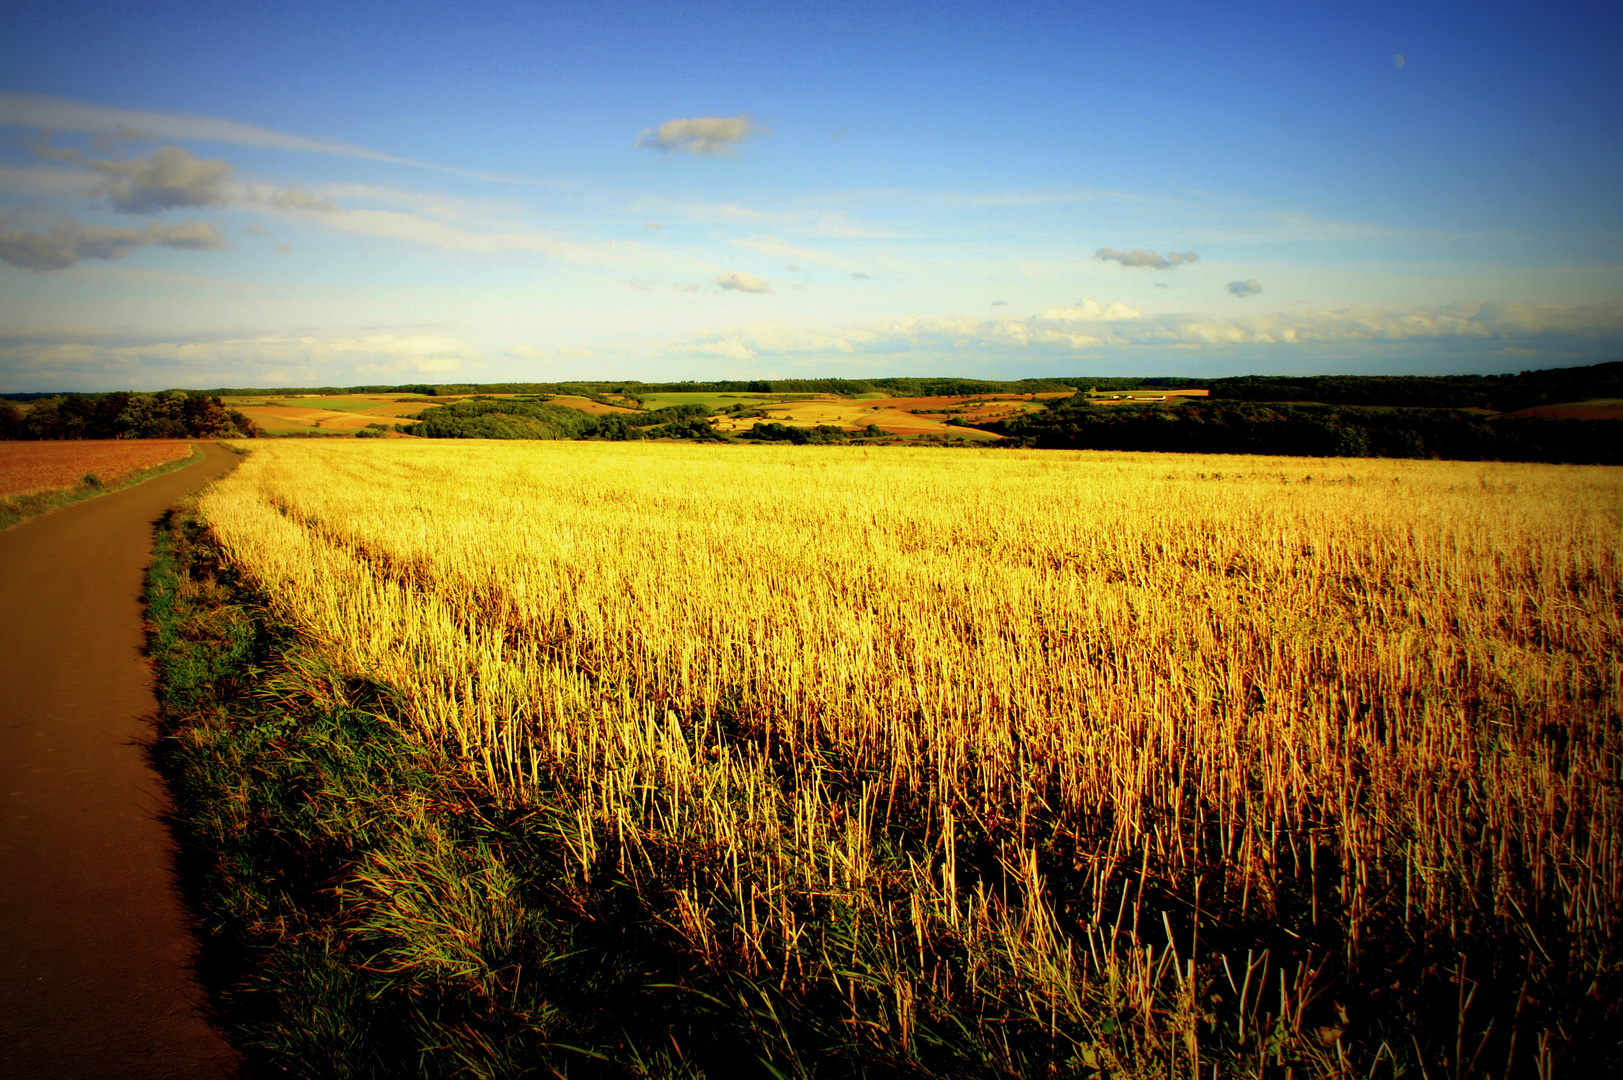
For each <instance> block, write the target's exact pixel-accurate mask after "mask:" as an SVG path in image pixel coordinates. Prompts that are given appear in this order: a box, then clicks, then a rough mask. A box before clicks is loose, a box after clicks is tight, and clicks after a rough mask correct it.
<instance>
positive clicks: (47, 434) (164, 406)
mask: <svg viewBox="0 0 1623 1080" xmlns="http://www.w3.org/2000/svg"><path fill="white" fill-rule="evenodd" d="M18 401H28V403H29V405H28V408H26V409H24V408H22V407H21V406H20V405H18V404H17V402H18ZM259 433H260V432H259V427H258V425H256V424H255V423H254V422H253V421H252V420H250V419H248V418H247V417H246V416H244V415H242V414H241V413H240V412H237V411H236V410H235V409H228V408H226V407H225V403H224V402H223V401H221V400H220V397H219V395H217V394H208V393H205V392H202V391H198V390H166V391H164V392H162V393H158V394H137V393H130V392H128V391H123V390H120V391H117V392H115V393H111V394H60V395H56V394H48V395H33V394H29V395H17V396H14V397H13V399H12V400H0V440H12V439H31V440H33V439H225V438H250V439H251V438H254V437H256V436H257V435H259Z"/></svg>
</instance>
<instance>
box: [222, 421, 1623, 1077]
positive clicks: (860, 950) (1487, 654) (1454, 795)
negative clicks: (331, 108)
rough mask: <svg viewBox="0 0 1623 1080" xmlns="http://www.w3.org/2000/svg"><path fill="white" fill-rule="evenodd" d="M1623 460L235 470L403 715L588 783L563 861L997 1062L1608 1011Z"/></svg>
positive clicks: (1560, 1022)
mask: <svg viewBox="0 0 1623 1080" xmlns="http://www.w3.org/2000/svg"><path fill="white" fill-rule="evenodd" d="M1620 496H1623V474H1620V473H1619V471H1618V470H1610V469H1603V468H1571V467H1555V466H1543V465H1499V464H1478V463H1470V464H1467V463H1443V462H1407V461H1404V462H1398V461H1385V460H1336V461H1322V460H1309V459H1299V458H1293V459H1268V458H1209V457H1206V458H1203V457H1194V456H1174V455H1128V454H1067V453H1058V452H1019V451H1015V452H1009V451H1001V452H1000V451H967V450H966V451H958V452H934V451H917V450H906V449H839V448H824V449H811V448H801V449H795V448H782V447H752V448H747V449H745V448H709V447H688V446H677V445H658V446H642V445H637V444H629V445H618V444H573V443H526V444H509V443H503V444H466V445H462V444H458V445H432V446H420V445H417V444H414V443H389V444H370V445H368V444H359V443H357V444H333V445H319V446H314V445H287V444H275V445H260V446H257V447H255V453H254V454H253V456H252V457H251V458H250V459H249V460H248V461H247V462H246V463H245V464H244V465H243V466H242V467H241V468H240V469H238V470H237V472H236V473H235V474H233V475H232V476H231V477H230V478H229V479H227V480H226V481H225V482H224V483H222V484H221V485H220V486H219V487H218V488H216V489H215V490H214V491H213V492H212V493H211V494H210V495H209V496H208V497H207V498H206V499H205V500H204V501H203V503H202V506H201V512H202V514H203V515H204V517H205V519H206V520H207V521H208V522H209V524H210V526H211V527H212V529H213V531H214V533H215V535H216V537H217V539H218V541H219V542H220V543H221V544H222V546H223V548H224V549H225V550H226V552H227V553H228V554H229V556H230V558H231V559H232V560H233V561H234V562H235V563H237V564H239V565H240V566H241V567H243V568H244V569H245V570H247V571H248V572H249V574H250V575H251V577H252V578H253V579H254V580H255V581H257V582H258V583H259V584H261V585H262V586H263V587H264V588H265V590H266V591H267V593H268V594H269V595H270V596H271V597H272V602H273V604H274V605H275V608H276V611H277V614H278V615H279V617H280V618H282V619H284V620H286V621H287V622H289V623H290V624H292V625H293V626H295V627H297V628H298V630H299V631H300V633H301V635H303V637H304V638H305V640H306V641H308V642H311V643H313V644H314V645H315V646H316V647H317V648H318V649H319V650H321V652H322V653H323V654H324V655H325V656H326V657H327V658H328V659H329V661H330V662H331V664H332V665H333V666H334V667H335V668H336V669H337V670H339V671H341V672H344V673H346V674H348V675H351V676H354V677H360V678H364V679H367V680H370V681H372V682H375V683H377V684H380V685H381V686H382V687H383V688H384V689H385V690H386V692H387V697H388V698H389V699H390V700H392V702H393V703H394V705H393V714H394V716H395V717H396V719H397V721H398V722H399V723H400V724H401V725H402V726H403V727H404V728H406V729H407V730H408V731H409V732H411V733H412V734H413V735H414V737H416V738H418V739H421V740H423V741H425V742H427V743H430V744H435V745H440V746H446V747H450V748H451V749H452V750H453V751H454V752H455V753H456V754H457V755H459V756H460V759H461V760H462V761H463V762H464V763H465V767H466V770H467V772H468V773H469V775H470V777H471V778H473V779H475V780H476V781H477V782H478V783H479V784H481V785H483V786H484V787H485V788H486V789H488V791H489V792H490V793H491V794H492V797H493V798H495V799H497V800H499V801H501V802H504V803H508V804H513V805H518V806H524V805H542V804H544V805H546V806H548V807H550V808H552V810H553V811H554V812H556V813H557V814H558V815H560V816H559V820H562V821H565V822H567V823H568V824H567V826H566V827H563V828H560V830H559V832H558V835H557V837H556V840H557V843H558V844H559V845H560V846H561V847H564V848H567V849H568V851H569V852H570V857H571V859H572V860H573V864H574V866H575V867H576V871H575V878H574V881H573V883H572V884H571V883H568V882H565V883H559V887H563V888H566V889H567V888H575V889H579V890H586V889H589V888H590V887H591V882H592V881H593V880H594V878H595V876H596V875H597V873H598V872H599V871H600V870H602V869H603V867H604V865H605V863H607V864H610V865H611V866H612V868H613V870H614V872H615V873H616V874H617V875H619V876H621V877H622V878H624V879H626V880H629V881H631V882H633V883H634V884H635V886H636V887H637V889H638V890H639V891H640V893H641V894H642V895H643V897H644V898H645V900H646V902H647V904H648V907H649V911H650V912H651V913H652V914H651V917H652V918H655V919H658V920H662V921H663V922H664V923H665V924H666V925H667V926H668V927H669V928H670V930H671V932H672V933H673V934H675V935H678V936H679V938H680V939H681V940H682V941H683V942H685V947H686V948H687V949H689V950H690V951H691V953H692V954H693V955H694V956H695V957H696V958H698V960H699V961H700V962H702V963H703V964H707V965H709V966H711V967H712V968H717V969H720V968H728V969H734V970H740V971H743V972H745V973H747V974H748V975H749V976H750V977H751V978H754V979H757V980H765V981H769V982H770V983H772V984H774V985H776V986H777V987H779V988H780V989H782V990H783V991H784V992H799V993H802V994H804V995H807V996H808V998H816V999H817V1000H819V1001H822V1002H824V1005H823V1006H822V1007H824V1008H837V1009H843V1010H847V1012H848V1016H847V1019H846V1022H847V1023H849V1024H850V1025H851V1028H852V1030H853V1031H854V1032H857V1033H858V1034H859V1035H860V1037H861V1038H862V1039H864V1040H868V1041H870V1042H871V1043H872V1044H873V1045H874V1046H876V1047H879V1048H881V1049H883V1050H885V1051H886V1052H888V1053H902V1052H906V1050H907V1048H908V1047H909V1046H910V1045H912V1044H913V1042H914V1041H915V1040H916V1039H918V1038H919V1037H920V1034H919V1033H920V1032H921V1031H924V1030H927V1029H930V1028H931V1025H935V1026H936V1027H937V1028H939V1026H940V1025H941V1024H942V1023H944V1022H945V1021H946V1020H947V1019H952V1018H957V1019H956V1021H955V1022H960V1023H963V1024H965V1025H966V1026H967V1028H969V1029H973V1030H974V1032H976V1035H977V1038H979V1039H980V1040H981V1043H982V1044H984V1045H985V1046H987V1047H990V1049H988V1050H987V1051H986V1052H987V1053H988V1054H989V1055H991V1057H992V1058H994V1059H998V1055H999V1054H1002V1055H1004V1057H1003V1058H1001V1059H999V1060H1003V1061H1004V1062H1005V1064H1007V1062H1009V1061H1013V1060H1015V1057H1016V1052H1017V1050H1018V1048H1019V1047H1021V1046H1024V1047H1027V1048H1028V1049H1029V1047H1030V1046H1032V1045H1035V1044H1036V1042H1040V1041H1042V1040H1044V1039H1046V1040H1047V1042H1048V1045H1049V1047H1050V1054H1051V1057H1050V1060H1051V1061H1054V1062H1058V1063H1060V1064H1059V1065H1057V1066H1055V1067H1057V1068H1062V1069H1064V1070H1070V1071H1080V1072H1086V1071H1088V1070H1089V1069H1095V1068H1097V1069H1105V1070H1114V1071H1117V1072H1122V1073H1127V1072H1132V1071H1135V1070H1136V1071H1143V1072H1154V1073H1158V1074H1163V1075H1172V1074H1174V1073H1175V1074H1177V1075H1185V1076H1191V1075H1210V1074H1211V1073H1212V1070H1213V1069H1216V1068H1217V1067H1218V1066H1219V1065H1221V1067H1222V1069H1223V1071H1225V1072H1235V1073H1241V1072H1244V1073H1247V1074H1249V1075H1255V1074H1256V1071H1257V1070H1258V1069H1259V1068H1260V1067H1261V1066H1262V1065H1264V1064H1292V1063H1294V1065H1295V1066H1296V1067H1297V1068H1299V1069H1302V1070H1306V1071H1309V1072H1314V1073H1319V1074H1323V1075H1345V1074H1347V1073H1348V1072H1349V1071H1350V1070H1352V1069H1353V1068H1354V1066H1355V1065H1356V1067H1357V1069H1358V1071H1359V1075H1363V1074H1364V1072H1365V1071H1366V1070H1368V1071H1371V1072H1373V1071H1375V1070H1377V1069H1378V1068H1385V1069H1388V1070H1396V1069H1397V1064H1398V1062H1399V1061H1400V1060H1402V1061H1404V1062H1409V1061H1412V1060H1414V1059H1415V1058H1419V1059H1420V1060H1421V1061H1423V1062H1429V1063H1431V1065H1432V1066H1434V1067H1440V1068H1442V1069H1443V1070H1444V1071H1445V1072H1446V1073H1447V1074H1448V1075H1456V1076H1462V1075H1467V1074H1469V1073H1470V1072H1471V1071H1472V1068H1477V1069H1478V1071H1479V1072H1480V1071H1481V1070H1482V1069H1486V1068H1487V1065H1485V1064H1481V1063H1482V1062H1486V1061H1487V1060H1488V1059H1489V1058H1493V1064H1492V1068H1491V1070H1490V1071H1491V1072H1492V1073H1493V1074H1494V1075H1502V1068H1508V1067H1510V1066H1511V1064H1513V1063H1514V1064H1515V1065H1516V1067H1517V1068H1528V1069H1531V1068H1532V1067H1533V1066H1534V1065H1537V1067H1538V1071H1539V1072H1540V1073H1541V1074H1543V1073H1545V1067H1546V1065H1547V1064H1549V1063H1552V1062H1554V1061H1555V1060H1557V1058H1558V1057H1559V1054H1560V1053H1562V1052H1564V1050H1563V1048H1565V1047H1567V1046H1568V1045H1569V1044H1570V1043H1571V1041H1572V1040H1573V1039H1575V1038H1579V1037H1580V1036H1581V1035H1582V1034H1583V1031H1585V1030H1589V1031H1590V1032H1591V1034H1592V1032H1593V1026H1594V1024H1595V1022H1596V1021H1595V1020H1594V1016H1593V1014H1592V1011H1593V1008H1601V1009H1602V1011H1603V1012H1605V1010H1608V1009H1610V1010H1614V1011H1615V1005H1608V1004H1606V1003H1605V1001H1601V1003H1600V1004H1599V1005H1593V1003H1592V1002H1591V999H1592V998H1595V996H1596V995H1597V994H1599V995H1601V996H1602V997H1604V993H1605V989H1604V988H1605V987H1606V986H1609V985H1615V984H1614V983H1608V982H1607V981H1606V980H1607V979H1613V978H1615V970H1616V968H1615V965H1616V961H1615V960H1614V959H1613V958H1612V957H1611V952H1610V950H1611V948H1612V945H1611V943H1612V941H1613V939H1614V937H1615V935H1616V934H1617V932H1618V930H1619V928H1620V926H1623V919H1620V914H1623V907H1620V903H1623V796H1620V788H1619V772H1620V762H1623V732H1620V727H1623V725H1620V720H1619V716H1620V692H1623V688H1620V683H1623V662H1620V661H1623V656H1620V649H1619V644H1620V640H1623V634H1620V629H1623V628H1620V625H1619V622H1620V615H1619V612H1620V598H1623V576H1620V552H1619V541H1618V538H1619V524H1620V516H1619V513H1620V506H1623V502H1620ZM1586 986H1587V987H1588V989H1587V990H1586V989H1585V987H1586ZM1518 987H1519V989H1518ZM1597 988H1600V989H1597ZM1428 995H1429V996H1428ZM1439 997H1441V998H1446V1000H1444V1001H1442V1003H1441V1004H1438V1003H1437V1002H1438V999H1439ZM829 1003H834V1004H832V1005H831V1004H829ZM1586 1009H1589V1010H1591V1012H1585V1010H1586ZM1605 1015H1607V1016H1611V1015H1612V1013H1609V1012H1607V1013H1605ZM1456 1023H1457V1031H1456V1029H1455V1025H1456ZM1586 1024H1587V1025H1589V1027H1588V1028H1585V1027H1584V1025H1586ZM1495 1025H1497V1026H1495ZM1439 1032H1442V1034H1439ZM1400 1036H1401V1037H1402V1038H1404V1039H1408V1040H1412V1042H1413V1045H1412V1046H1411V1045H1409V1043H1407V1042H1398V1041H1397V1040H1398V1038H1399V1037H1400ZM998 1039H1002V1040H1003V1043H1002V1047H1003V1049H1002V1050H999V1049H998V1045H999V1044H998ZM1507 1040H1508V1041H1507ZM1383 1062H1384V1063H1385V1064H1384V1066H1383ZM1551 1067H1553V1065H1552V1066H1551ZM1433 1075H1435V1073H1433Z"/></svg>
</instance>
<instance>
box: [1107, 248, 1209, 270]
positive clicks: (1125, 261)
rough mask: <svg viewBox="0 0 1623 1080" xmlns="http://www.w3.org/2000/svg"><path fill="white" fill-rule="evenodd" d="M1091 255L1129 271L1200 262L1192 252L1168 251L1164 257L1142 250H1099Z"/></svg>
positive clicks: (1167, 267) (1162, 268)
mask: <svg viewBox="0 0 1623 1080" xmlns="http://www.w3.org/2000/svg"><path fill="white" fill-rule="evenodd" d="M1093 254H1094V257H1095V258H1099V259H1106V260H1109V261H1112V262H1119V263H1121V264H1122V265H1123V266H1125V267H1128V268H1130V269H1132V268H1138V267H1149V268H1150V269H1151V270H1171V269H1172V268H1173V267H1174V266H1181V265H1183V264H1184V263H1192V262H1198V261H1199V260H1200V256H1199V255H1197V254H1195V253H1194V252H1193V251H1169V252H1167V253H1166V255H1165V256H1162V255H1158V254H1156V253H1155V252H1153V251H1145V250H1144V249H1143V248H1134V249H1133V250H1132V251H1118V250H1116V249H1115V248H1100V249H1099V250H1098V251H1096V252H1094V253H1093Z"/></svg>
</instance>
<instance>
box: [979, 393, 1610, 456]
mask: <svg viewBox="0 0 1623 1080" xmlns="http://www.w3.org/2000/svg"><path fill="white" fill-rule="evenodd" d="M975 426H977V427H979V428H981V429H983V430H985V431H993V432H996V433H997V434H999V435H1003V436H1006V437H1007V439H1008V440H1009V442H1012V443H1014V444H1015V445H1019V446H1031V447H1039V448H1044V449H1067V450H1159V451H1170V452H1174V453H1200V454H1280V455H1284V456H1292V457H1294V456H1301V457H1407V458H1419V457H1437V458H1450V459H1454V460H1462V461H1487V460H1494V461H1549V462H1561V463H1566V464H1573V465H1620V464H1623V420H1552V419H1540V418H1534V419H1502V418H1498V417H1487V416H1483V415H1481V414H1474V413H1467V412H1461V411H1458V410H1454V409H1435V408H1431V409H1416V408H1379V407H1369V406H1338V405H1283V404H1277V403H1263V402H1254V401H1233V400H1228V399H1221V398H1209V399H1204V400H1202V399H1196V400H1191V401H1187V402H1179V403H1178V404H1175V405H1166V406H1162V405H1153V404H1150V405H1138V404H1127V405H1099V404H1093V403H1091V402H1089V401H1087V400H1086V399H1085V398H1084V396H1083V395H1081V394H1078V395H1076V396H1075V397H1072V398H1065V399H1062V400H1060V401H1057V402H1054V403H1053V405H1052V406H1051V407H1050V408H1047V409H1044V410H1043V411H1042V412H1039V413H1032V414H1030V415H1028V416H1024V417H1020V418H1018V419H1015V420H1006V421H999V422H995V423H989V424H977V425H975Z"/></svg>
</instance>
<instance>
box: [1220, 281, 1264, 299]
mask: <svg viewBox="0 0 1623 1080" xmlns="http://www.w3.org/2000/svg"><path fill="white" fill-rule="evenodd" d="M1226 287H1227V289H1228V291H1229V292H1231V293H1233V294H1234V295H1235V296H1238V297H1241V298H1244V297H1247V296H1255V295H1257V294H1258V293H1260V292H1261V291H1262V286H1261V285H1258V284H1257V282H1256V279H1255V278H1246V279H1245V280H1244V281H1231V282H1229V283H1228V285H1227V286H1226Z"/></svg>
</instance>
